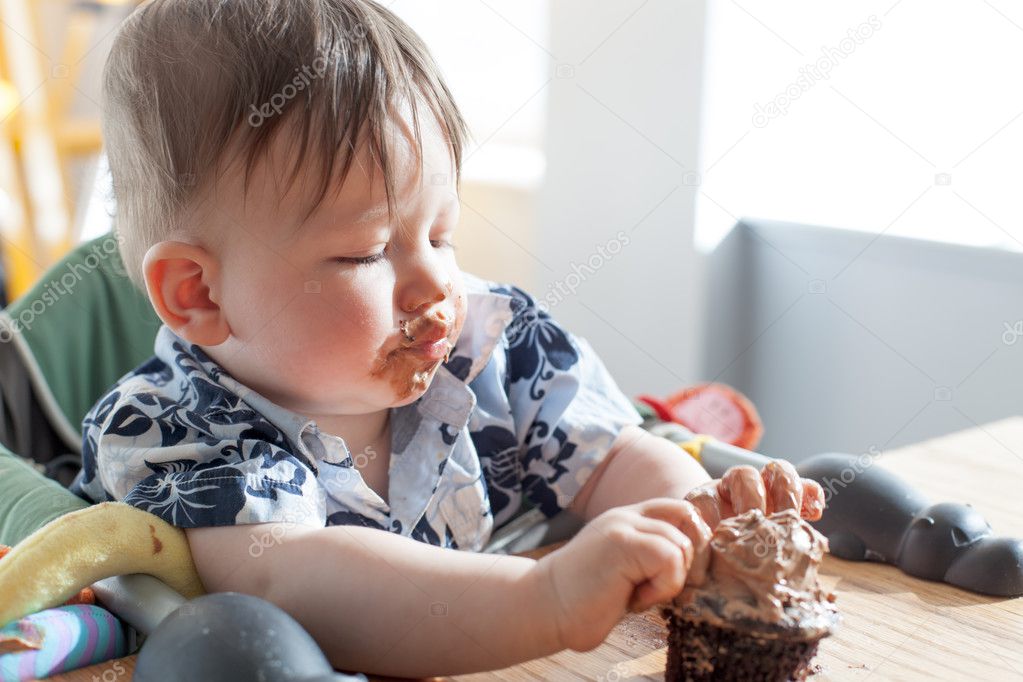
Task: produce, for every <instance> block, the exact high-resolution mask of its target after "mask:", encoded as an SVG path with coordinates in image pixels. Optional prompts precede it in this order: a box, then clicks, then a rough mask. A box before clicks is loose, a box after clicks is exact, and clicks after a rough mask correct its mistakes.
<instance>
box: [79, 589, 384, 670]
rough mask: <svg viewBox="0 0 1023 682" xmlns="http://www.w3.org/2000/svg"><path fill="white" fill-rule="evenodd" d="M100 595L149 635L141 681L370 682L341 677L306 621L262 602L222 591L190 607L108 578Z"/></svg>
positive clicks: (172, 595) (163, 592) (165, 593)
mask: <svg viewBox="0 0 1023 682" xmlns="http://www.w3.org/2000/svg"><path fill="white" fill-rule="evenodd" d="M93 589H95V591H96V596H97V597H98V598H99V600H100V601H101V602H102V603H103V604H104V605H105V606H106V607H107V608H109V609H111V610H112V611H114V612H116V613H117V614H118V616H119V617H120V618H121V619H122V620H124V621H125V622H127V623H128V624H129V625H131V626H132V628H133V629H134V631H137V632H138V633H141V634H143V635H146V639H145V641H144V642H143V644H142V649H141V651H139V654H138V658H137V659H136V661H135V672H134V675H133V677H132V680H133V682H157V681H159V682H163V681H164V680H203V681H206V682H235V681H236V680H264V681H265V682H367V678H366V676H365V675H363V674H361V673H357V674H354V675H349V674H346V673H341V672H335V671H334V670H333V669H332V668H331V666H330V663H329V662H328V661H327V658H326V657H325V656H324V655H323V652H322V651H321V650H320V648H319V646H318V645H317V644H316V641H315V640H314V639H313V638H312V637H311V636H310V635H309V634H308V633H307V632H306V631H305V630H304V629H303V628H302V626H301V625H300V624H299V623H298V621H296V620H295V619H294V618H292V617H291V616H290V615H288V613H287V612H285V611H284V610H282V609H280V608H278V607H277V606H276V605H274V604H272V603H270V602H268V601H266V600H263V599H260V598H258V597H253V596H251V595H246V594H240V593H237V592H216V593H213V594H207V595H203V596H201V597H197V598H195V599H193V600H191V601H187V600H186V599H185V598H184V597H182V596H181V595H180V594H178V593H177V592H175V591H174V590H173V589H171V588H170V587H168V586H167V585H166V584H164V583H163V582H161V581H160V580H157V579H156V578H154V577H153V576H150V575H144V574H131V575H121V576H116V577H113V578H106V579H104V580H101V581H99V582H97V583H95V584H94V585H93ZM132 646H133V648H134V644H133V645H132Z"/></svg>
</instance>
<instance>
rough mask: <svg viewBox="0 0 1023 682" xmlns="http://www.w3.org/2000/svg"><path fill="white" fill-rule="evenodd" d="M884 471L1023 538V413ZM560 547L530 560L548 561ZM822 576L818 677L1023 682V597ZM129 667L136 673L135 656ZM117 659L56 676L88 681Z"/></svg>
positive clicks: (615, 637) (645, 640) (619, 646)
mask: <svg viewBox="0 0 1023 682" xmlns="http://www.w3.org/2000/svg"><path fill="white" fill-rule="evenodd" d="M876 466H883V467H885V468H886V469H889V470H891V471H893V472H895V473H897V474H899V475H900V476H903V477H905V478H906V479H907V480H910V481H912V482H913V483H914V484H916V485H917V486H918V487H919V488H920V489H921V490H922V491H924V492H925V493H927V494H928V495H930V496H932V497H933V498H934V500H935V501H952V502H969V503H971V504H972V505H973V506H974V507H976V508H977V510H978V511H980V512H981V513H982V514H983V515H984V516H985V517H986V518H987V520H988V521H989V522H990V523H991V525H992V527H993V528H994V530H995V532H996V533H997V534H998V535H1010V536H1015V537H1023V417H1014V418H1011V419H1005V420H1003V421H999V422H994V423H992V424H986V425H984V426H981V427H978V428H974V429H969V430H967V431H962V432H959V433H953V434H950V435H948V436H943V437H940V438H935V439H932V440H928V441H925V442H923V443H919V444H917V445H912V446H909V447H905V448H901V449H898V450H892V451H890V452H887V453H885V454H884V455H882V456H881V457H880V458H879V459H878V460H877V464H876ZM559 546H560V545H550V546H547V547H542V548H540V549H537V550H534V551H532V552H527V553H525V555H526V556H530V557H533V558H538V557H540V556H543V555H544V554H547V553H549V552H552V551H554V550H555V549H557V548H558V547H559ZM822 576H823V580H824V582H825V584H826V585H827V586H828V588H830V589H831V590H833V591H834V592H835V594H836V595H837V597H838V600H837V604H838V607H839V609H840V610H841V612H842V615H843V618H844V622H843V624H842V626H841V628H840V629H839V630H838V631H837V632H836V633H835V634H834V635H833V636H832V637H829V638H827V639H825V640H824V641H823V642H822V643H821V647H820V653H819V655H818V659H817V662H818V663H819V665H820V666H821V670H820V672H819V673H818V675H816V676H815V677H814V678H813V679H815V680H819V681H821V682H823V681H825V680H864V679H867V678H872V679H875V680H889V679H898V680H934V679H941V680H950V679H956V680H960V679H961V680H998V681H999V682H1002V681H1005V680H1023V599H997V598H991V597H982V596H980V595H976V594H972V593H970V592H965V591H963V590H960V589H958V588H955V587H951V586H949V585H945V584H943V583H933V582H927V581H923V580H918V579H916V578H911V577H909V576H907V575H905V574H903V573H902V572H900V571H899V570H898V569H896V568H893V567H891V566H886V565H881V564H870V563H859V562H849V561H842V560H841V559H836V558H834V557H830V556H829V557H827V558H826V559H825V561H824V564H823V566H822ZM665 634H666V628H665V625H664V622H663V621H662V619H661V618H660V616H659V615H657V613H656V610H655V609H650V610H649V611H647V612H645V613H642V614H632V615H629V616H628V617H626V618H625V619H624V620H623V621H622V622H621V623H619V624H618V626H617V627H615V629H614V630H613V631H612V632H611V634H610V636H608V638H607V640H606V641H605V642H604V643H603V644H602V645H601V646H599V647H597V648H596V649H594V650H593V651H588V652H586V653H577V652H574V651H563V652H561V653H558V654H556V655H554V656H549V657H547V658H542V659H537V660H534V661H529V662H527V663H523V664H520V665H517V666H514V667H512V668H506V669H504V670H500V671H496V672H491V673H480V674H475V675H459V676H457V677H453V678H448V679H451V680H457V682H477V681H479V680H492V679H498V680H536V679H543V680H555V681H557V682H560V681H561V680H600V681H601V682H616V681H618V680H663V678H664V662H665V652H666V644H665ZM121 662H122V663H123V664H124V667H125V668H126V669H127V670H129V671H130V669H131V667H132V664H133V657H128V658H125V659H121ZM115 663H116V662H108V663H105V664H102V665H100V666H93V667H92V668H87V669H83V670H79V671H75V673H72V674H67V675H61V676H56V677H53V678H50V679H54V680H57V679H59V680H68V681H72V680H74V681H77V680H81V681H83V682H85V681H87V680H92V679H93V677H92V675H94V674H100V675H101V674H102V672H103V671H104V670H108V671H109V670H111V666H112V665H114V664H115ZM101 679H103V678H101ZM119 679H121V678H119ZM123 679H127V677H124V678H123ZM371 679H373V680H385V679H387V678H381V677H372V678H371ZM392 679H393V678H392Z"/></svg>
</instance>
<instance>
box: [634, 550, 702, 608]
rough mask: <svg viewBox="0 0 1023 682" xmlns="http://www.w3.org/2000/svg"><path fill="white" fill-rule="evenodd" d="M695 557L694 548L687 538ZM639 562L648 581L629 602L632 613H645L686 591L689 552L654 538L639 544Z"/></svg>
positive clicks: (639, 586) (642, 582)
mask: <svg viewBox="0 0 1023 682" xmlns="http://www.w3.org/2000/svg"><path fill="white" fill-rule="evenodd" d="M683 538H684V540H683V543H684V544H688V549H689V555H690V556H692V544H691V543H688V538H685V537H684V536H683ZM635 552H636V559H637V560H638V561H639V562H640V565H641V566H642V571H643V575H645V576H647V578H646V579H645V580H642V581H640V582H639V583H638V584H637V585H636V589H635V590H634V591H633V595H632V598H631V599H630V601H629V610H634V611H642V610H645V609H647V608H649V607H650V606H651V605H652V604H656V603H658V602H662V601H668V600H670V599H672V598H673V597H674V596H675V595H677V594H678V593H679V592H681V591H682V585H683V584H684V583H685V579H686V560H685V556H686V552H685V551H684V550H683V551H682V552H681V553H680V552H679V546H677V545H675V544H674V543H673V542H672V541H671V540H669V539H668V538H666V537H664V535H660V534H651V535H650V536H648V537H645V538H644V539H643V541H642V542H640V543H637V546H636V549H635Z"/></svg>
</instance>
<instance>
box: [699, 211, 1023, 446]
mask: <svg viewBox="0 0 1023 682" xmlns="http://www.w3.org/2000/svg"><path fill="white" fill-rule="evenodd" d="M709 265H710V267H709V271H710V274H711V277H710V284H709V286H710V298H711V300H712V301H713V302H714V305H713V306H712V307H710V308H709V309H708V316H707V320H706V327H707V330H708V335H709V343H708V346H707V354H706V358H705V368H704V376H705V377H706V378H708V379H717V380H719V381H723V382H725V383H729V384H732V385H734V386H736V387H737V388H739V389H740V390H742V391H743V392H745V393H746V394H747V395H748V396H749V397H750V398H751V399H752V400H753V402H754V403H755V404H756V405H757V407H758V408H759V410H760V413H761V416H762V417H763V419H764V424H765V435H764V440H763V442H762V444H761V447H760V451H761V452H764V453H765V454H770V455H774V456H782V457H787V458H790V459H793V460H797V461H798V460H800V459H802V458H804V457H806V456H808V455H811V454H814V453H818V452H825V451H843V452H849V453H852V454H859V453H864V452H868V451H871V450H872V449H874V448H876V449H877V450H885V449H888V448H892V447H897V446H901V445H905V444H909V443H914V442H918V441H921V440H925V439H927V438H931V437H935V436H938V435H941V434H945V433H949V432H951V431H957V430H960V429H966V428H973V427H975V426H978V425H983V424H985V423H986V422H990V421H993V420H996V419H1001V418H1004V417H1007V416H1010V415H1015V414H1019V412H1020V406H1021V405H1023V388H1021V384H1020V381H1019V377H1020V376H1023V278H1021V276H1020V273H1021V272H1023V254H1020V253H1016V252H1010V251H1005V250H1001V249H992V248H980V247H970V246H962V245H952V244H944V243H939V242H929V241H923V240H917V239H908V238H903V237H893V236H890V235H883V236H880V237H877V236H875V235H870V234H867V233H863V232H859V231H846V230H837V229H831V228H820V227H813V226H804V225H796V224H788V223H778V222H771V221H764V220H750V219H746V220H744V221H743V224H740V225H739V226H737V227H736V228H735V229H733V230H732V232H731V233H730V234H729V236H728V237H727V238H726V239H725V240H724V241H723V242H722V243H721V245H720V246H719V247H718V249H717V250H716V251H715V252H714V253H713V254H712V255H711V256H710V264H709ZM990 446H991V447H992V448H994V449H995V450H996V451H999V452H1002V453H1004V454H1005V456H1007V457H1011V456H1014V455H1013V453H1012V452H1010V451H1009V450H1008V449H1007V448H1006V447H1005V446H1004V445H1003V444H1001V443H999V442H998V441H997V440H996V439H994V438H993V437H992V440H991V442H990ZM962 456H963V458H964V460H965V461H969V458H970V453H969V452H964V453H962Z"/></svg>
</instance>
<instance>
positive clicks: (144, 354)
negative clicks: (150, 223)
mask: <svg viewBox="0 0 1023 682" xmlns="http://www.w3.org/2000/svg"><path fill="white" fill-rule="evenodd" d="M4 317H5V318H6V320H5V321H6V323H7V325H8V327H9V329H10V331H8V330H5V334H10V335H11V336H12V337H13V341H14V343H15V344H16V346H17V348H18V349H19V352H20V353H21V355H22V357H23V359H24V360H25V363H26V365H27V367H28V369H29V372H30V374H31V375H32V381H33V386H34V387H35V389H36V393H37V395H38V396H39V398H40V401H41V402H42V404H43V408H44V409H45V410H46V412H47V417H48V418H49V420H50V422H51V424H52V425H53V427H54V429H55V430H56V431H57V432H58V433H59V434H60V436H61V438H62V439H63V440H64V441H66V442H67V444H68V446H69V447H72V448H73V449H74V451H75V452H79V451H80V450H81V423H82V418H83V417H84V416H85V414H86V412H88V411H89V409H90V408H92V406H93V405H94V404H95V403H96V401H97V400H98V399H99V398H100V397H101V396H102V395H103V394H104V393H105V392H106V390H107V389H108V388H110V386H112V385H113V384H114V383H115V382H116V381H117V380H118V379H119V378H120V377H121V376H123V375H124V374H125V373H126V372H128V371H129V370H131V369H133V368H134V367H136V366H138V365H139V364H141V363H142V362H143V361H144V360H146V359H147V358H149V357H150V356H151V355H152V354H153V341H154V339H155V338H156V332H157V330H158V329H159V327H160V319H159V318H158V317H157V316H156V313H155V312H154V311H153V309H152V306H151V305H150V304H149V301H148V299H147V298H146V296H145V295H144V294H143V293H142V292H141V291H139V290H138V289H137V288H136V287H135V286H134V285H133V284H132V282H131V280H129V279H128V276H127V274H126V273H125V270H124V265H123V263H122V262H121V258H120V255H119V253H118V250H117V240H116V238H115V237H114V236H113V235H111V234H108V235H105V236H102V237H99V238H97V239H94V240H92V241H89V242H85V243H83V244H81V245H80V246H78V247H77V248H75V249H74V250H73V251H72V252H71V253H70V254H68V255H67V256H66V257H65V258H64V259H63V260H62V261H61V262H60V263H58V264H57V265H55V266H54V267H52V268H51V269H50V270H48V271H47V272H46V273H45V274H44V275H43V276H42V278H40V280H39V282H38V283H37V284H36V285H35V286H34V287H33V288H32V289H31V290H30V291H29V292H28V293H26V294H25V295H24V296H22V297H20V298H19V299H18V300H16V301H14V302H13V303H12V304H11V305H10V306H8V307H7V309H6V310H5V311H4ZM21 454H28V453H21Z"/></svg>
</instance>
